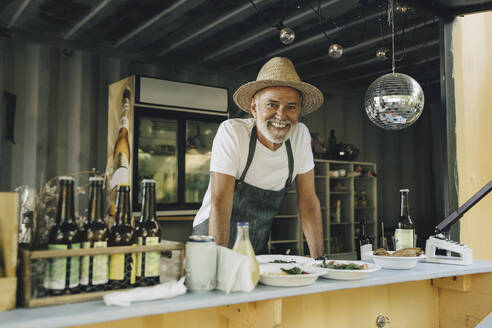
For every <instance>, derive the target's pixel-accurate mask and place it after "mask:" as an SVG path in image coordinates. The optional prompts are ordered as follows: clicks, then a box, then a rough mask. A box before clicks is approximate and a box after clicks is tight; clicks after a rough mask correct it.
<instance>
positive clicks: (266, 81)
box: [233, 57, 323, 116]
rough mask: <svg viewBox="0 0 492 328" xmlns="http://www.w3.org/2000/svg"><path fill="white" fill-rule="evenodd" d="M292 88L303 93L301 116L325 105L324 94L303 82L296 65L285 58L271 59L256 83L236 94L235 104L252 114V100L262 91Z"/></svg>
mask: <svg viewBox="0 0 492 328" xmlns="http://www.w3.org/2000/svg"><path fill="white" fill-rule="evenodd" d="M275 86H277V87H280V86H281V87H291V88H294V89H297V90H298V91H300V92H301V93H302V107H301V113H300V115H301V116H302V115H306V114H309V113H311V112H314V111H315V110H317V109H318V108H319V107H320V106H321V104H323V94H322V93H321V91H320V90H319V89H318V88H316V87H315V86H313V85H311V84H309V83H305V82H301V79H300V78H299V75H297V72H296V69H295V67H294V64H292V62H291V61H290V60H289V59H288V58H283V57H274V58H272V59H270V60H269V61H268V62H267V63H266V64H265V65H263V67H262V68H261V70H260V72H259V73H258V77H257V78H256V81H252V82H248V83H246V84H244V85H242V86H241V87H239V88H238V89H237V90H236V92H235V93H234V96H233V98H234V102H235V103H236V105H238V106H239V108H241V109H242V110H244V111H245V112H248V113H251V98H253V96H254V95H255V94H256V93H257V92H258V91H260V90H261V89H264V88H268V87H275Z"/></svg>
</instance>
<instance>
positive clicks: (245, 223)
mask: <svg viewBox="0 0 492 328" xmlns="http://www.w3.org/2000/svg"><path fill="white" fill-rule="evenodd" d="M236 226H238V227H249V223H248V222H238V223H236Z"/></svg>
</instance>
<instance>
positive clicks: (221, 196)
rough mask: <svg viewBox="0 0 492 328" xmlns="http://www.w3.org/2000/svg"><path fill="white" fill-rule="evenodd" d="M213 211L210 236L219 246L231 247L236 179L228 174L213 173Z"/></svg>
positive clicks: (209, 227)
mask: <svg viewBox="0 0 492 328" xmlns="http://www.w3.org/2000/svg"><path fill="white" fill-rule="evenodd" d="M210 179H211V180H210V184H211V188H212V189H211V198H212V199H211V201H212V204H211V209H210V218H209V222H208V234H209V235H211V236H214V238H215V243H216V244H217V245H221V246H225V247H228V246H229V229H230V226H231V212H232V200H233V198H234V186H235V183H236V179H235V178H234V177H233V176H231V175H227V174H222V173H217V172H211V173H210Z"/></svg>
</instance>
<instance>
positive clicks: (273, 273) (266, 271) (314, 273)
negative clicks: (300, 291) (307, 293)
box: [260, 263, 326, 287]
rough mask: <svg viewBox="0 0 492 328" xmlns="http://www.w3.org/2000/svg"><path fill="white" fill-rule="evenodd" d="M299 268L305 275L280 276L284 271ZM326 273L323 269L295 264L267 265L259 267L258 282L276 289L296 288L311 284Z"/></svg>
mask: <svg viewBox="0 0 492 328" xmlns="http://www.w3.org/2000/svg"><path fill="white" fill-rule="evenodd" d="M296 266H297V267H299V268H301V270H303V271H304V272H307V273H306V274H281V273H282V270H281V268H284V269H287V270H288V269H292V268H293V267H296ZM325 273H326V270H325V269H323V268H318V267H315V266H312V265H302V266H301V265H299V264H296V263H268V264H262V265H260V282H261V283H262V284H264V285H269V286H276V287H298V286H307V285H311V284H313V283H314V282H315V281H316V279H318V277H319V276H321V275H323V274H325Z"/></svg>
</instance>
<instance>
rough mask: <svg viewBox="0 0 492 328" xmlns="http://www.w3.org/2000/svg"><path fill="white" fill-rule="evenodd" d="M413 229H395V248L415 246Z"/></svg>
mask: <svg viewBox="0 0 492 328" xmlns="http://www.w3.org/2000/svg"><path fill="white" fill-rule="evenodd" d="M413 232H414V230H413V229H396V230H395V250H399V249H402V248H413Z"/></svg>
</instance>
